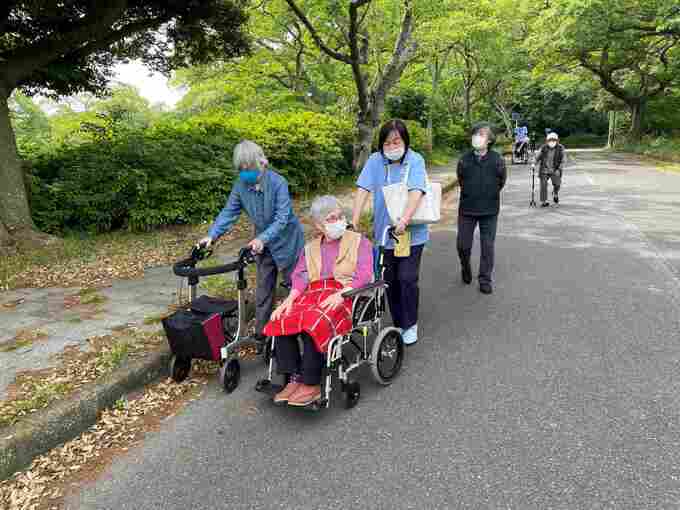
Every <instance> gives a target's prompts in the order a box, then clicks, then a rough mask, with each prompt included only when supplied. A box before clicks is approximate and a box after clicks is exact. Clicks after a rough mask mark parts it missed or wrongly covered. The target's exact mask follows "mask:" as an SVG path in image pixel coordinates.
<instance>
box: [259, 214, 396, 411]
mask: <svg viewBox="0 0 680 510" xmlns="http://www.w3.org/2000/svg"><path fill="white" fill-rule="evenodd" d="M388 236H389V237H390V238H392V239H396V236H395V235H394V227H387V228H386V229H385V230H384V233H383V242H382V244H381V246H380V247H378V264H377V271H376V272H377V273H378V275H379V279H378V280H377V281H375V282H374V283H371V284H369V285H366V286H365V287H362V288H360V289H353V290H351V291H348V292H345V293H344V294H343V297H345V298H351V299H352V329H351V330H350V331H349V332H348V333H346V334H342V335H335V336H334V337H332V338H331V340H330V341H329V343H328V348H327V351H326V363H325V366H324V367H323V373H322V377H321V398H320V399H319V400H317V401H315V402H312V403H311V404H309V405H308V406H306V408H308V409H310V410H313V411H318V410H320V409H324V408H328V407H330V401H331V394H332V390H333V382H334V381H338V382H339V383H340V388H341V390H342V393H343V395H344V405H345V408H346V409H351V408H352V407H354V406H355V405H356V404H357V403H358V402H359V398H360V396H361V387H360V385H359V382H358V381H356V379H355V378H354V377H353V375H352V374H353V372H355V371H356V370H357V369H359V368H360V367H362V366H364V365H368V366H369V367H370V369H371V373H372V375H373V378H374V379H375V380H376V382H378V384H381V385H383V386H388V385H390V384H391V383H392V381H393V380H394V379H395V378H396V377H397V375H398V374H399V372H400V370H401V366H402V364H403V361H404V353H405V345H404V341H403V338H402V334H401V330H400V329H399V328H396V327H394V326H387V327H385V326H384V324H383V322H384V315H385V311H386V305H385V301H386V299H385V290H386V288H387V284H386V283H385V281H384V279H383V278H384V273H385V265H384V252H385V248H384V246H385V241H386V240H387V238H388ZM270 342H271V344H270V347H269V349H267V353H268V354H269V360H268V362H269V367H268V374H267V378H265V379H261V380H259V381H258V382H257V384H256V386H255V390H256V391H259V392H261V393H265V394H267V395H269V396H271V397H273V396H274V395H275V394H276V393H278V392H279V391H281V390H282V389H283V387H284V386H285V384H287V382H288V381H287V380H284V381H283V384H275V383H274V382H273V379H272V376H273V374H274V363H275V360H274V356H273V354H274V353H275V352H276V337H271V338H270Z"/></svg>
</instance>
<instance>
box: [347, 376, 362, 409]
mask: <svg viewBox="0 0 680 510" xmlns="http://www.w3.org/2000/svg"><path fill="white" fill-rule="evenodd" d="M360 397H361V387H360V386H359V383H357V382H353V383H348V384H346V385H345V409H352V408H353V407H354V406H355V405H357V402H359V398H360Z"/></svg>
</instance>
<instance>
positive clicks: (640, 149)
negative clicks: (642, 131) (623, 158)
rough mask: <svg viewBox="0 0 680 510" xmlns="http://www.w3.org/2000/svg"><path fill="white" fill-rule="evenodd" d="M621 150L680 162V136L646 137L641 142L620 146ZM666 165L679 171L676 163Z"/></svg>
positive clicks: (671, 161)
mask: <svg viewBox="0 0 680 510" xmlns="http://www.w3.org/2000/svg"><path fill="white" fill-rule="evenodd" d="M620 150H623V151H624V152H633V153H635V154H639V155H641V156H645V157H648V158H652V159H655V160H658V161H663V162H667V163H680V138H667V137H663V136H660V137H645V138H643V139H642V141H640V142H639V143H635V144H631V143H629V144H626V145H624V146H622V147H620ZM664 166H667V168H664V169H668V170H671V171H678V168H677V166H676V165H664Z"/></svg>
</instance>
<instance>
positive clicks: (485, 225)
mask: <svg viewBox="0 0 680 510" xmlns="http://www.w3.org/2000/svg"><path fill="white" fill-rule="evenodd" d="M477 224H479V238H480V243H481V251H482V255H481V258H480V261H479V283H491V273H492V272H493V264H494V255H495V254H494V251H495V248H494V245H495V243H496V227H497V226H498V215H497V214H493V215H490V216H469V215H466V214H463V213H459V214H458V241H457V247H458V256H459V257H460V261H461V264H468V263H469V262H470V254H471V253H472V240H473V239H474V235H475V227H476V226H477Z"/></svg>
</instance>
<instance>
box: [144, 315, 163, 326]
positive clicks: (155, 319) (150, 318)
mask: <svg viewBox="0 0 680 510" xmlns="http://www.w3.org/2000/svg"><path fill="white" fill-rule="evenodd" d="M166 316H167V314H164V313H158V314H156V315H147V316H146V317H144V324H146V325H147V326H150V325H152V324H158V323H160V322H161V321H162V320H163V319H165V317H166Z"/></svg>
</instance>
